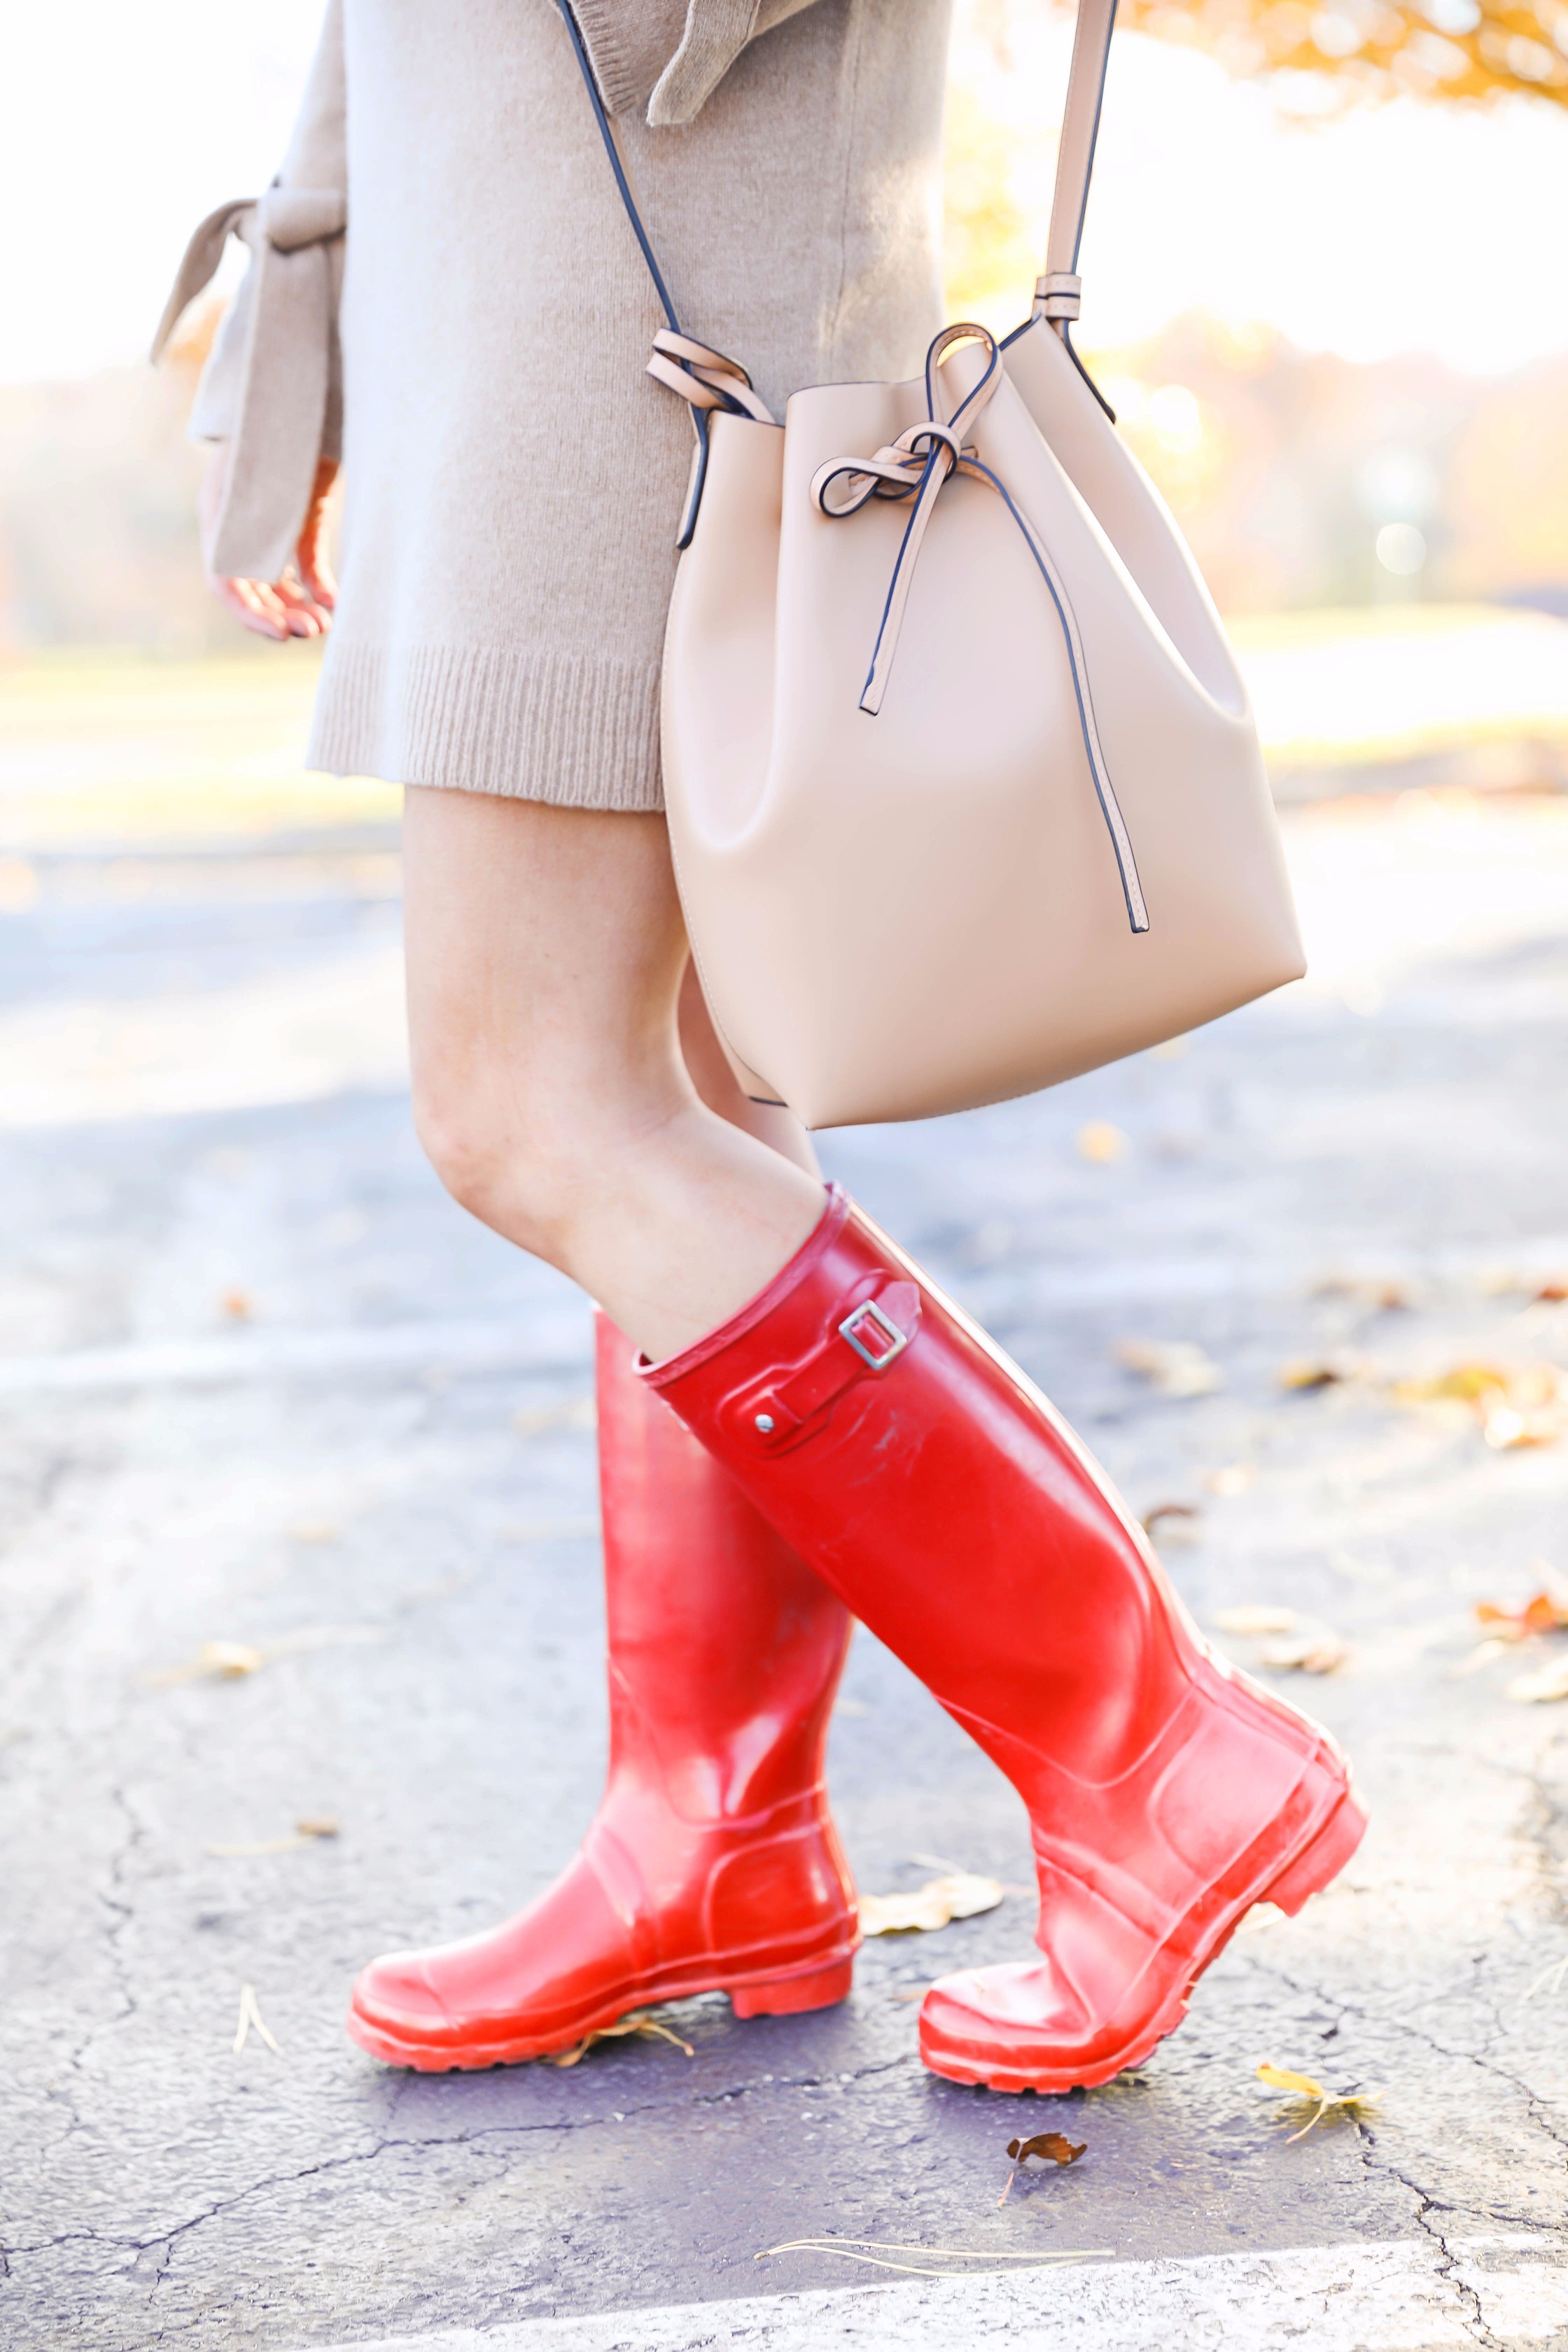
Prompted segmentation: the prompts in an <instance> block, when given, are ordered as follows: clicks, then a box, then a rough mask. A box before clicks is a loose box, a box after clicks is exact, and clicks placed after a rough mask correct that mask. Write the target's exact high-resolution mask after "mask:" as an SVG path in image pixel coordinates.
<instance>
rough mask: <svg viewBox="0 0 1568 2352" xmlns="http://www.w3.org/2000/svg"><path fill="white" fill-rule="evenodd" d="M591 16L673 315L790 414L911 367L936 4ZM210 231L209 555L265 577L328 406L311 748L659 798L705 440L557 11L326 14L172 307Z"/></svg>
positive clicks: (319, 760) (593, 4)
mask: <svg viewBox="0 0 1568 2352" xmlns="http://www.w3.org/2000/svg"><path fill="white" fill-rule="evenodd" d="M577 13H578V19H579V22H580V24H581V25H582V26H583V29H584V35H585V37H586V38H587V42H588V46H589V49H590V53H591V55H592V57H593V59H594V64H595V71H596V73H597V76H598V79H599V82H600V86H601V89H603V90H604V92H605V98H606V101H607V102H608V103H609V104H610V106H611V108H612V110H613V111H614V112H615V113H616V118H617V121H616V128H617V132H618V135H619V138H620V142H621V148H622V152H623V155H624V157H625V159H626V168H627V173H628V176H629V177H630V180H631V183H632V185H633V188H634V190H635V192H636V194H637V199H638V202H639V204H640V205H641V208H642V211H643V215H644V218H645V220H646V222H647V226H648V229H649V232H650V234H651V236H652V240H653V243H654V247H655V249H656V251H657V252H658V256H659V258H660V260H661V262H662V264H663V267H664V272H665V276H666V278H667V280H668V284H669V286H670V289H671V292H672V294H673V296H674V299H675V302H676V306H677V308H678V310H679V313H680V320H681V325H682V327H683V328H684V329H685V330H686V331H687V332H688V333H690V334H694V335H697V336H699V337H700V338H701V340H702V341H706V342H709V343H710V344H712V345H714V346H716V347H717V348H718V349H720V350H721V351H724V352H729V353H731V355H733V356H734V357H735V358H737V359H739V360H741V361H742V362H743V363H744V364H745V365H746V366H747V367H748V368H749V369H750V370H751V373H752V377H753V380H754V381H755V383H756V384H757V386H758V388H759V389H760V390H761V392H762V393H763V396H764V397H765V398H766V399H767V400H768V401H769V402H770V404H772V405H773V408H774V410H775V413H776V414H778V415H781V416H782V415H783V413H784V401H785V400H786V399H787V397H788V395H789V394H790V393H791V391H793V390H794V389H795V388H796V387H797V386H801V385H805V384H808V383H820V382H826V381H834V380H837V381H846V380H852V379H854V378H857V377H860V376H894V377H899V376H905V375H909V374H911V373H915V372H916V371H917V369H918V367H919V365H920V362H921V358H922V355H923V352H924V349H925V345H926V343H927V341H929V339H930V337H931V334H932V333H933V332H934V331H935V330H936V328H937V326H938V325H939V324H940V323H941V321H940V314H939V300H940V296H939V288H938V274H937V234H938V215H937V204H938V190H937V170H938V156H939V146H940V135H941V118H942V84H943V79H944V73H945V63H946V50H947V14H948V0H815V5H810V0H763V5H762V9H761V12H760V13H759V9H758V5H757V0H689V5H681V0H579V7H578V12H577ZM345 221H346V231H345V226H344V224H345ZM230 228H235V229H237V232H238V233H239V234H241V235H243V236H245V237H246V238H247V242H248V243H249V244H250V245H251V246H252V248H253V251H254V253H255V255H256V258H255V260H254V261H253V263H252V268H251V271H250V274H249V276H248V278H247V281H246V285H245V287H244V289H242V293H241V297H240V299H238V300H237V302H236V304H235V306H234V309H233V310H232V311H231V313H230V316H229V319H228V320H227V321H226V330H225V332H224V334H223V336H222V337H221V339H220V341H219V344H218V346H217V348H216V350H215V352H214V355H213V359H212V361H211V362H209V366H208V370H207V373H206V375H205V379H204V382H203V385H202V388H201V392H200V394H199V395H198V403H197V408H196V412H195V420H194V425H193V429H194V430H195V431H196V432H197V433H198V434H199V435H201V436H205V437H231V438H232V439H233V440H234V443H235V446H234V449H233V451H232V453H231V490H230V495H229V498H228V501H227V509H226V513H225V516H224V517H223V519H222V524H221V528H220V540H219V544H218V548H217V563H218V568H219V569H220V570H222V571H225V572H235V573H239V574H246V575H249V576H261V577H268V578H275V577H277V576H278V573H279V571H280V570H281V568H282V565H283V562H285V561H286V560H287V556H288V552H289V549H290V548H291V546H292V544H293V540H294V538H295V537H297V535H298V529H299V524H300V519H301V517H302V514H303V511H304V504H305V500H306V498H307V496H308V493H309V488H310V478H311V476H312V473H313V471H314V467H315V462H316V459H317V457H318V456H319V455H320V454H321V452H322V451H323V450H325V451H328V452H332V453H335V450H336V446H337V436H338V432H339V429H340V415H341V431H342V457H343V463H344V479H345V499H346V503H345V509H344V516H343V528H342V549H341V572H342V582H341V596H340V601H339V606H338V613H337V618H336V623H335V625H334V628H333V631H332V634H331V638H330V640H329V643H328V647H327V654H326V660H325V664H324V667H323V670H322V676H321V689H320V695H319V698H318V702H317V709H316V719H315V727H314V730H313V734H312V739H311V743H310V754H309V757H310V764H311V765H312V766H316V767H321V768H325V769H329V770H331V771H332V772H336V773H339V774H348V773H358V774H370V775H376V776H382V777H385V778H387V779H388V780H389V781H392V782H406V783H419V784H447V785H456V786H459V787H462V788H464V789H466V790H468V791H472V792H486V793H507V794H513V795H516V796H519V797H521V798H525V799H531V800H542V801H551V802H556V803H563V804H567V805H571V806H574V807H584V808H615V809H657V808H658V807H659V806H660V804H661V803H660V791H659V768H658V665H659V651H660V644H661V640H662V636H663V631H664V621H665V614H666V608H667V606H668V598H669V589H670V583H671V579H672V577H673V572H674V565H675V561H676V558H675V550H674V536H675V530H676V525H677V521H678V520H679V513H680V509H681V504H682V499H683V494H684V490H685V486H686V479H687V473H688V468H689V461H690V456H691V426H690V422H689V415H688V412H687V409H686V407H685V405H684V404H683V403H681V402H680V401H679V400H677V399H676V398H675V397H674V396H673V395H671V394H668V393H667V392H665V391H663V390H662V389H661V388H660V387H659V386H658V385H657V384H655V383H653V382H652V381H651V380H650V379H649V378H648V377H647V376H646V375H645V374H644V373H643V363H644V361H645V359H646V358H647V350H648V345H649V341H650V339H651V337H652V335H653V332H654V331H655V329H656V328H657V327H658V326H660V325H662V324H663V319H662V315H661V313H660V312H659V310H658V303H657V300H656V298H655V296H654V294H653V290H652V288H651V285H650V283H649V280H648V278H647V272H646V270H645V268H644V265H643V262H642V258H641V256H640V254H639V253H638V250H637V245H636V243H635V241H634V239H633V236H632V235H631V232H630V230H629V228H628V226H627V224H626V217H625V215H624V214H623V212H622V210H621V206H620V203H619V200H618V198H617V196H616V190H615V184H614V182H613V179H612V177H611V173H610V170H609V165H608V163H607V161H606V159H605V154H604V152H603V149H602V147H601V145H600V143H599V137H598V132H597V130H596V127H595V121H594V116H593V111H592V109H591V107H590V105H589V102H588V98H587V94H586V92H585V90H584V88H583V86H582V82H581V80H580V79H579V76H578V70H577V67H576V63H575V60H574V56H573V53H572V48H571V45H570V41H569V37H568V35H567V32H566V28H565V26H563V23H562V21H561V18H560V15H559V12H558V10H557V8H556V6H555V5H553V0H448V5H445V6H443V7H440V8H433V7H431V6H430V5H429V0H331V6H330V8H329V10H328V15H327V19H326V23H325V26H324V28H323V33H322V39H321V48H320V51H319V53H318V57H317V60H316V65H315V68H314V71H313V74H312V78H311V83H310V90H309V93H308V95H307V99H306V102H305V106H304V108H303V110H302V112H301V115H300V123H299V126H298V128H297V130H296V132H295V136H294V140H293V142H292V145H291V147H290V150H289V157H288V159H287V161H286V163H285V164H284V167H283V170H282V172H281V173H280V174H279V181H278V183H277V184H275V185H274V187H273V188H272V189H271V190H269V191H268V195H267V196H266V197H265V198H263V199H261V200H260V204H259V205H258V206H240V205H235V206H229V207H225V208H223V209H222V210H221V212H220V213H219V214H215V215H212V216H211V218H210V219H209V221H208V222H206V223H205V224H204V225H203V228H202V230H201V231H199V232H198V234H197V237H196V238H195V240H193V247H192V252H191V255H190V256H188V257H187V263H186V267H185V269H184V272H183V273H182V278H181V280H180V282H179V284H177V286H176V289H175V292H174V296H172V297H171V304H170V311H169V314H167V323H168V324H169V325H172V323H173V320H174V317H176V316H177V315H178V310H179V308H180V307H181V305H182V303H183V301H184V300H185V299H189V296H190V293H191V292H192V291H193V290H194V289H195V288H196V287H198V286H199V284H200V283H201V282H202V279H203V273H204V271H206V270H210V268H211V266H212V265H213V262H214V260H215V258H216V252H217V251H220V250H221V247H222V243H223V237H224V235H225V233H226V231H227V230H228V229H230ZM204 240H205V242H204ZM340 296H341V302H340ZM340 350H341V360H340Z"/></svg>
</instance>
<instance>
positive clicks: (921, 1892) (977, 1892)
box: [860, 1870, 1005, 1936]
mask: <svg viewBox="0 0 1568 2352" xmlns="http://www.w3.org/2000/svg"><path fill="white" fill-rule="evenodd" d="M1004 1893H1005V1888H1004V1887H1003V1885H1002V1882H1001V1880H1000V1879H999V1878H981V1877H978V1876H976V1874H974V1873H973V1871H968V1870H955V1871H952V1872H951V1873H950V1874H948V1876H946V1877H945V1878H928V1879H927V1881H926V1883H925V1885H923V1886H919V1887H917V1888H916V1889H915V1891H914V1893H913V1894H912V1895H861V1897H860V1933H861V1934H862V1935H863V1936H907V1935H913V1934H916V1933H918V1932H929V1931H930V1930H931V1929H932V1928H936V1927H946V1926H947V1925H948V1924H949V1922H950V1921H951V1920H953V1919H973V1918H977V1917H978V1916H979V1915H980V1913H981V1912H982V1911H994V1910H995V1908H996V1906H997V1905H998V1903H1000V1902H1001V1900H1002V1897H1003V1895H1004Z"/></svg>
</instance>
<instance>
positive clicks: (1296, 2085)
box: [1258, 2063, 1328, 2099]
mask: <svg viewBox="0 0 1568 2352" xmlns="http://www.w3.org/2000/svg"><path fill="white" fill-rule="evenodd" d="M1258 2081H1259V2082H1260V2083H1267V2084H1268V2086H1269V2088H1270V2089H1271V2090H1275V2091H1296V2092H1299V2093H1300V2096H1301V2097H1302V2098H1303V2099H1326V2098H1327V2097H1328V2093H1327V2091H1325V2090H1324V2088H1323V2086H1322V2084H1321V2083H1314V2082H1313V2080H1312V2078H1311V2076H1310V2074H1292V2073H1291V2072H1290V2069H1289V2067H1288V2066H1270V2065H1268V2063H1265V2064H1263V2065H1261V2066H1259V2068H1258Z"/></svg>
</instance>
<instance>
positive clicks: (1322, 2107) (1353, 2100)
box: [1258, 2061, 1384, 2147]
mask: <svg viewBox="0 0 1568 2352" xmlns="http://www.w3.org/2000/svg"><path fill="white" fill-rule="evenodd" d="M1258 2081H1259V2082H1260V2083H1267V2084H1268V2085H1269V2087H1270V2089H1272V2090H1276V2091H1289V2093H1290V2095H1291V2096H1292V2097H1293V2098H1295V2099H1299V2100H1308V2099H1310V2100H1314V2101H1315V2102H1316V2105H1315V2106H1314V2108H1313V2111H1312V2113H1311V2114H1310V2116H1308V2118H1307V2120H1306V2122H1305V2123H1304V2124H1303V2125H1302V2126H1301V2128H1300V2131H1295V2132H1292V2133H1291V2135H1290V2138H1289V2139H1288V2140H1287V2141H1286V2143H1285V2145H1286V2147H1289V2146H1290V2145H1291V2143H1292V2142H1293V2141H1295V2140H1299V2139H1305V2138H1306V2137H1307V2134H1308V2133H1309V2132H1310V2130H1311V2128H1312V2126H1313V2125H1314V2124H1320V2123H1321V2122H1322V2120H1323V2117H1324V2116H1326V2115H1330V2114H1331V2113H1332V2111H1333V2110H1334V2109H1335V2108H1336V2107H1338V2108H1339V2109H1340V2110H1341V2111H1342V2113H1343V2114H1345V2115H1347V2116H1352V2117H1354V2116H1357V2115H1358V2114H1359V2111H1360V2110H1361V2109H1362V2108H1363V2107H1375V2106H1376V2105H1377V2104H1378V2101H1379V2100H1380V2099H1381V2098H1383V2096H1384V2093H1383V2091H1382V2090H1376V2091H1360V2090H1356V2089H1354V2088H1352V2089H1351V2090H1348V2091H1326V2090H1325V2089H1324V2088H1323V2085H1322V2084H1321V2083H1314V2081H1313V2080H1312V2077H1311V2076H1310V2074H1292V2073H1291V2071H1290V2069H1289V2066H1271V2065H1269V2064H1268V2063H1267V2061H1266V2062H1265V2063H1264V2064H1263V2065H1261V2066H1259V2067H1258Z"/></svg>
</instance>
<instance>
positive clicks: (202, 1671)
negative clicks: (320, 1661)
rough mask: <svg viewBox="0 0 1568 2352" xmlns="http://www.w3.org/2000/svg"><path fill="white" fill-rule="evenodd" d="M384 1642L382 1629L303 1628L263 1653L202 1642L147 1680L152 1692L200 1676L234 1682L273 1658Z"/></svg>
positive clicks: (281, 1636)
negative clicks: (183, 1658)
mask: <svg viewBox="0 0 1568 2352" xmlns="http://www.w3.org/2000/svg"><path fill="white" fill-rule="evenodd" d="M386 1639H387V1633H386V1628H385V1627H384V1625H307V1626H305V1627H303V1628H302V1629H301V1631H300V1632H299V1633H280V1634H279V1637H278V1639H277V1641H276V1642H269V1643H268V1645H267V1647H266V1648H265V1649H264V1650H258V1649H253V1648H252V1647H251V1645H250V1643H248V1642H204V1643H202V1646H201V1648H200V1649H199V1650H198V1651H197V1652H196V1654H195V1657H194V1658H189V1659H187V1660H186V1662H185V1664H184V1665H183V1666H165V1667H163V1669H162V1670H161V1672H159V1673H157V1674H155V1675H148V1676H147V1680H148V1682H149V1683H150V1684H151V1685H153V1687H154V1688H155V1689H166V1688H167V1687H168V1686H169V1685H171V1684H173V1683H189V1682H195V1681H197V1680H199V1679H200V1677H201V1676H203V1675H210V1676H212V1677H213V1678H214V1679H215V1680H216V1681H218V1682H238V1681H240V1680H242V1679H243V1677H244V1676H245V1675H253V1674H255V1673H256V1672H257V1671H258V1669H259V1668H260V1667H262V1666H268V1665H270V1664H272V1662H273V1660H274V1659H275V1658H294V1657H298V1656H300V1654H301V1653H302V1652H305V1651H309V1650H336V1649H343V1648H354V1647H358V1646H361V1645H363V1644H370V1645H371V1646H373V1647H374V1646H379V1645H380V1643H383V1642H384V1641H385V1640H386Z"/></svg>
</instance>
